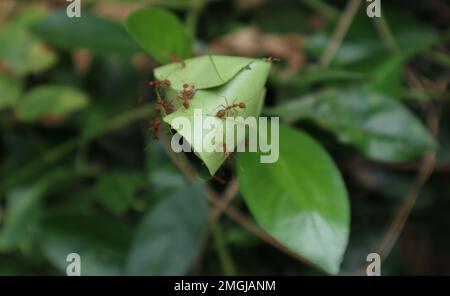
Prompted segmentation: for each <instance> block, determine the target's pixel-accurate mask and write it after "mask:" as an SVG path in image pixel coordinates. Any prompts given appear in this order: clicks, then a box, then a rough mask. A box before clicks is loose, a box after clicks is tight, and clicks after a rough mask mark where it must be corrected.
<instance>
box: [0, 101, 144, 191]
mask: <svg viewBox="0 0 450 296" xmlns="http://www.w3.org/2000/svg"><path fill="white" fill-rule="evenodd" d="M152 113H153V108H152V107H151V106H143V107H139V108H135V109H132V110H129V111H126V112H124V113H122V114H120V115H118V116H116V117H114V118H112V119H110V120H108V121H107V122H106V123H105V124H104V125H102V126H100V127H99V128H98V129H96V130H93V131H91V132H90V133H88V134H86V135H82V136H78V137H75V138H71V139H69V140H67V141H65V142H63V143H62V144H60V145H58V146H56V147H54V148H51V149H50V150H48V151H47V152H46V153H45V155H43V157H39V158H37V159H35V160H33V161H31V162H28V163H27V164H26V165H24V166H23V167H21V168H20V169H18V170H17V171H16V172H15V173H14V174H12V175H10V176H8V177H7V178H4V180H3V181H2V182H1V183H0V195H1V194H2V193H4V192H5V191H6V190H7V189H8V188H10V187H12V186H15V185H16V184H18V183H20V182H22V181H24V180H26V179H27V178H29V177H30V176H32V175H33V174H35V173H37V172H38V171H39V170H41V169H43V168H45V166H47V165H49V164H52V163H54V162H56V161H58V160H60V159H61V158H63V157H64V156H66V155H68V154H69V153H71V152H72V151H74V150H75V149H76V148H77V147H78V145H79V144H80V143H83V142H84V141H89V140H92V139H94V138H97V137H100V136H102V135H104V134H107V133H109V132H111V131H113V130H115V129H118V128H121V127H124V126H126V125H128V124H130V123H132V122H134V121H137V120H140V119H143V118H145V117H148V116H150V115H151V114H152Z"/></svg>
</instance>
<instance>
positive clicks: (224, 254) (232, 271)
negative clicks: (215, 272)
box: [210, 221, 236, 275]
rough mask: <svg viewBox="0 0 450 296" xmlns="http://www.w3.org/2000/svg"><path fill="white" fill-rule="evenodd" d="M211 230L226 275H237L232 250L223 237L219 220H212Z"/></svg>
mask: <svg viewBox="0 0 450 296" xmlns="http://www.w3.org/2000/svg"><path fill="white" fill-rule="evenodd" d="M210 225H211V227H210V228H211V232H212V237H213V241H214V246H215V248H216V251H217V254H218V255H219V261H220V264H221V266H222V270H223V272H224V274H225V275H236V267H235V265H234V263H233V259H232V258H231V254H230V251H229V250H228V248H227V245H226V241H225V239H224V237H223V231H222V228H221V227H220V223H218V222H217V221H214V222H211V224H210Z"/></svg>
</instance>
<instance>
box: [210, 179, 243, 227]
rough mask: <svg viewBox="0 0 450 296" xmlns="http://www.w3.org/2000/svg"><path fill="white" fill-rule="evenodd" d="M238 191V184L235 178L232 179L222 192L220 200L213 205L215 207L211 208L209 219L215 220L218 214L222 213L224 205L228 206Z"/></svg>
mask: <svg viewBox="0 0 450 296" xmlns="http://www.w3.org/2000/svg"><path fill="white" fill-rule="evenodd" d="M238 192H239V184H238V182H237V181H236V179H234V178H233V179H232V180H231V181H230V183H229V185H228V187H227V189H226V191H225V193H224V194H223V196H222V198H221V199H220V201H219V202H218V203H217V204H216V205H215V207H214V208H213V209H212V210H211V213H210V221H212V222H214V221H216V220H217V219H218V218H219V217H220V215H221V214H222V213H223V211H224V210H225V208H226V207H228V206H229V205H230V203H231V201H232V200H233V199H234V198H235V197H236V195H237V193H238Z"/></svg>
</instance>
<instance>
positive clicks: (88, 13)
mask: <svg viewBox="0 0 450 296" xmlns="http://www.w3.org/2000/svg"><path fill="white" fill-rule="evenodd" d="M81 3H82V17H81V18H80V19H69V18H68V17H67V16H66V14H65V9H66V7H67V5H68V2H66V1H57V0H49V1H44V0H43V1H19V0H1V2H0V130H1V134H0V135H1V136H0V274H2V275H59V274H65V269H66V261H65V254H67V253H70V252H73V250H81V252H82V253H83V254H82V256H83V262H84V263H83V264H84V265H83V267H82V270H83V273H84V274H96V275H98V274H101V275H104V274H105V275H108V274H123V273H126V274H207V275H210V274H223V273H230V272H231V273H235V274H246V275H310V274H322V273H321V272H320V271H317V270H314V269H312V268H310V267H308V266H306V265H304V264H303V263H301V262H299V261H297V260H296V259H295V258H292V257H291V256H289V255H288V254H285V253H283V252H281V251H279V250H278V249H276V248H274V247H273V246H271V245H269V244H267V243H265V242H264V241H263V240H262V239H261V238H260V237H258V236H256V235H254V234H252V233H250V232H248V231H247V230H246V229H245V228H243V227H242V225H241V224H239V223H236V221H234V220H232V219H230V218H229V217H227V216H226V215H222V216H220V218H219V221H220V226H221V230H222V231H221V235H220V238H219V240H217V236H216V239H212V238H211V235H210V232H211V231H213V232H214V229H213V230H209V231H208V230H206V228H205V231H203V232H200V233H197V232H195V233H192V234H187V233H186V231H187V230H185V229H184V228H183V227H184V226H183V225H177V224H176V221H173V219H175V218H176V216H177V215H178V214H177V213H179V212H178V211H182V212H184V211H186V212H191V214H190V215H192V216H193V217H196V216H203V214H202V213H201V211H207V209H206V205H205V203H206V202H205V201H204V198H203V196H201V200H198V201H195V202H192V203H186V204H185V205H184V207H183V208H182V209H179V208H176V207H172V206H171V205H165V207H164V206H158V205H160V202H161V201H162V200H164V198H166V197H167V196H169V195H171V196H172V195H174V194H175V195H176V194H181V195H182V194H183V192H184V191H185V188H186V186H189V185H186V182H185V181H184V178H183V176H182V175H181V174H180V173H179V171H178V169H177V168H176V167H175V166H173V165H172V162H171V160H170V159H169V158H168V157H167V156H166V155H165V153H164V152H163V150H162V148H161V146H160V144H159V142H158V141H157V140H153V139H152V137H151V132H150V130H149V127H150V124H149V121H150V118H151V116H152V114H153V107H152V104H153V103H154V94H153V91H152V89H150V88H149V87H148V86H146V83H147V82H148V81H149V80H152V79H154V77H153V74H152V71H153V69H154V68H155V67H156V66H158V64H157V62H156V61H154V60H153V59H152V58H151V57H149V56H148V55H146V54H145V53H143V52H142V50H141V49H140V48H139V46H137V45H136V44H135V43H134V41H133V40H132V39H131V38H130V37H129V36H128V34H127V32H126V30H125V28H124V27H123V22H124V20H125V19H126V17H127V15H128V14H129V13H130V12H132V11H134V10H135V9H138V8H140V7H150V6H159V7H164V8H167V9H169V10H171V11H172V12H174V13H175V14H176V15H177V16H179V17H180V19H181V20H185V19H187V21H188V23H189V20H191V21H192V18H195V22H196V23H195V52H196V54H205V53H218V54H226V55H238V56H250V57H267V56H274V57H277V58H279V59H280V62H278V63H274V65H273V69H272V71H271V75H270V77H269V81H268V84H267V98H266V107H267V108H271V107H277V106H278V105H279V104H281V103H283V102H287V101H289V100H291V99H293V98H301V97H304V96H308V95H309V94H312V93H315V92H316V91H320V90H326V89H329V88H335V87H346V88H347V89H353V88H359V87H360V86H362V85H365V86H367V85H368V86H370V87H371V89H372V90H375V91H377V92H380V93H383V94H386V95H389V96H392V97H393V98H395V99H396V100H398V101H400V102H401V103H402V104H403V105H404V106H406V107H407V108H408V109H409V110H411V112H413V113H414V114H415V115H416V116H417V118H418V119H419V120H420V121H422V122H423V124H424V125H426V126H427V127H428V128H429V130H430V133H431V134H434V135H435V136H436V139H437V142H438V144H439V148H438V150H437V151H436V152H426V153H425V154H424V155H425V156H424V157H416V158H415V159H412V160H408V161H395V162H387V161H376V160H374V159H373V158H372V157H371V156H370V155H367V154H365V153H362V152H361V151H359V150H358V149H356V148H355V147H353V146H352V145H348V144H345V143H342V142H341V141H339V137H335V135H334V134H335V133H336V132H333V131H330V130H327V129H323V128H321V127H320V125H317V124H315V123H314V122H311V121H303V120H295V121H291V123H292V125H294V126H295V127H298V128H301V129H303V130H305V131H307V132H308V133H309V134H311V135H313V136H314V137H315V138H316V139H318V140H319V141H320V142H321V143H322V144H323V145H324V146H325V148H326V149H327V150H328V151H329V153H330V154H331V155H332V157H333V159H334V160H335V161H336V162H337V164H338V166H339V169H340V170H341V172H342V174H343V176H344V179H345V182H346V186H347V188H348V191H349V196H350V203H351V210H352V214H351V220H352V222H351V232H350V233H351V236H350V242H349V245H348V248H347V251H346V255H345V258H344V262H343V265H342V273H343V274H358V272H359V271H360V270H361V268H362V266H363V265H364V262H365V259H366V256H367V254H368V253H371V252H375V251H376V250H377V248H378V247H379V244H380V241H383V238H384V237H385V235H386V231H387V229H390V228H389V225H391V223H392V219H394V217H399V216H400V217H404V216H405V214H404V212H400V214H399V212H397V211H398V210H399V209H406V212H407V213H409V211H408V210H407V209H408V206H410V205H408V202H412V204H413V209H412V211H411V214H410V215H409V216H408V215H406V216H408V217H407V218H408V219H407V221H406V223H405V225H404V228H402V231H401V232H400V233H399V237H398V240H397V241H396V243H395V244H394V246H393V249H392V251H390V253H389V255H388V256H387V257H386V260H385V261H384V262H383V265H382V273H383V274H386V275H449V274H450V235H449V234H450V232H449V229H450V215H449V211H450V185H449V180H450V134H449V129H450V121H449V120H448V118H449V115H450V109H449V105H450V104H449V99H450V96H449V92H448V83H449V81H450V72H449V67H450V56H449V41H450V31H449V21H450V7H449V5H448V1H446V0H428V1H418V0H417V1H411V0H405V1H382V3H381V8H382V16H383V17H382V21H380V20H374V19H370V18H369V17H367V15H366V6H367V4H368V3H367V2H365V1H362V2H361V6H360V8H359V10H358V12H357V14H356V15H355V16H354V18H353V19H352V20H351V25H350V27H349V28H348V30H346V32H345V36H344V38H343V40H342V42H340V44H339V48H338V49H337V53H336V54H335V55H334V58H333V60H331V61H327V60H326V59H325V60H324V57H323V56H324V51H325V50H326V49H325V48H326V44H327V41H328V40H329V39H330V38H332V36H333V32H334V30H335V28H336V23H337V22H338V21H339V18H340V17H341V16H342V14H343V13H344V12H345V9H346V6H347V5H348V4H347V3H348V2H347V1H324V0H323V1H322V0H320V1H319V0H305V1H299V0H298V1H295V0H292V1H287V0H285V1H280V0H278V1H270V0H248V1H244V0H242V1H237V0H236V1H228V0H209V1H208V0H205V1H187V0H186V1H182V0H167V1H158V0H155V1H152V0H149V1H102V0H81ZM198 3H201V5H198ZM198 7H200V8H198ZM161 34H164V27H163V26H162V27H161ZM392 40H394V41H392ZM320 64H322V66H323V64H325V66H326V67H323V68H320V67H319V66H318V65H320ZM281 116H282V115H281ZM389 124H390V126H391V127H392V128H394V129H395V128H396V127H395V125H396V124H398V125H399V126H400V125H401V124H402V123H401V122H395V121H394V122H390V123H389ZM399 128H400V127H399ZM411 137H412V136H411V135H406V137H405V138H402V137H399V138H395V139H392V141H398V142H400V143H401V142H402V141H413V140H414V138H411ZM418 141H420V139H419V140H418ZM399 158H401V157H400V156H399ZM434 159H435V162H434ZM192 161H193V162H195V161H196V160H195V159H194V158H192ZM194 165H198V164H195V163H194ZM222 171H223V174H224V175H223V178H224V179H225V181H226V182H227V184H230V182H231V183H232V182H234V181H233V180H234V177H233V168H232V167H230V166H228V165H225V167H224V169H223V170H222ZM430 173H431V174H430ZM206 182H209V183H210V185H211V186H212V187H213V188H215V189H216V190H217V191H218V192H224V191H226V190H225V189H226V188H227V187H226V186H224V185H222V184H221V182H218V181H217V180H207V181H206ZM197 195H199V196H200V195H202V192H201V191H200V190H199V191H198V194H197ZM187 197H188V196H186V198H187ZM196 203H198V204H196ZM233 205H234V206H235V208H237V209H239V211H240V212H241V213H242V215H245V216H247V215H248V216H250V215H249V212H248V209H247V208H246V206H245V203H244V202H243V200H242V198H241V197H240V196H239V194H238V196H237V197H236V198H235V199H234V200H233ZM402 215H403V216H402ZM169 216H170V217H175V218H173V219H172V220H170V219H166V218H167V217H169ZM198 223H204V224H207V221H206V220H205V221H203V220H200V221H198ZM395 223H397V224H402V223H401V219H400V220H399V221H397V222H394V225H395ZM205 226H206V225H205ZM401 226H402V225H401ZM177 227H179V228H177ZM394 230H395V229H394ZM394 232H395V231H394ZM155 241H156V242H158V241H161V243H162V244H164V242H166V241H170V242H171V243H170V245H171V246H172V247H170V248H161V247H158V246H154V242H155ZM152 242H153V244H152ZM173 245H175V246H173ZM224 252H225V255H224ZM143 254H146V255H145V256H144V255H143ZM140 256H144V257H143V258H144V259H142V262H140V259H139V258H141V257H140ZM223 256H226V257H227V258H228V259H229V260H227V261H226V262H228V263H227V264H230V265H232V267H225V268H224V266H223V260H222V259H223ZM221 258H222V259H221ZM161 266H164V267H161Z"/></svg>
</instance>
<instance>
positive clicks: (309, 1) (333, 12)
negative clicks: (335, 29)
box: [301, 0, 339, 20]
mask: <svg viewBox="0 0 450 296" xmlns="http://www.w3.org/2000/svg"><path fill="white" fill-rule="evenodd" d="M301 2H302V3H303V4H304V5H306V6H309V7H310V8H311V9H314V10H315V11H317V12H318V13H320V14H321V15H323V16H324V17H326V18H327V19H329V20H335V19H337V18H338V16H339V10H338V9H337V8H335V7H334V6H332V5H329V4H327V3H325V2H323V1H321V0H302V1H301Z"/></svg>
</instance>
